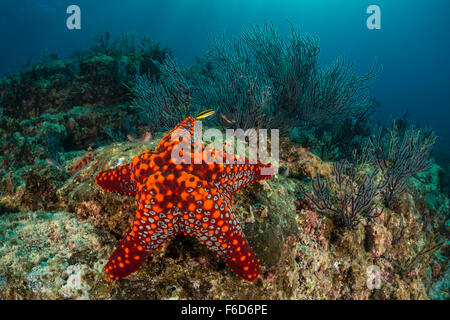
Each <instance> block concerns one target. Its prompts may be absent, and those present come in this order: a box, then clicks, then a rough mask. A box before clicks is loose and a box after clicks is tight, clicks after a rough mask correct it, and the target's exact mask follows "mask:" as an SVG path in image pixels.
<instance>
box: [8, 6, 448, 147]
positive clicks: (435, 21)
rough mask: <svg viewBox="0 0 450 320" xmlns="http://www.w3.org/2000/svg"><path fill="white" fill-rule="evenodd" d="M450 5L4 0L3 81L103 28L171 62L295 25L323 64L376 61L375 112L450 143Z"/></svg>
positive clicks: (362, 67)
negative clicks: (135, 38) (74, 21)
mask: <svg viewBox="0 0 450 320" xmlns="http://www.w3.org/2000/svg"><path fill="white" fill-rule="evenodd" d="M72 4H76V5H78V6H79V7H80V8H81V15H82V18H81V27H82V28H81V30H68V29H67V27H66V19H67V17H68V14H67V13H66V9H67V7H68V6H69V5H72ZM369 5H378V6H379V7H380V9H381V29H380V30H369V29H368V28H367V26H366V20H367V18H368V16H369V15H368V14H367V13H366V9H367V7H368V6H369ZM449 12H450V2H449V1H448V0H433V1H426V0H395V1H388V0H370V1H368V0H346V1H334V0H315V1H306V0H277V1H267V0H265V1H262V0H247V1H242V0H214V1H207V0H169V1H161V0H159V1H158V0H145V1H144V0H128V1H121V0H95V1H92V0H22V1H20V4H18V2H17V1H15V0H2V1H1V3H0V16H1V19H0V38H1V39H2V40H1V42H0V75H5V74H7V73H12V72H16V71H18V70H20V69H21V68H22V67H23V66H24V64H25V63H26V61H27V60H28V59H29V58H30V57H32V59H38V58H39V56H40V54H41V53H42V52H43V51H44V50H45V49H48V51H50V52H55V53H58V54H59V56H60V57H63V58H64V57H69V56H70V55H71V53H72V52H73V50H75V49H81V48H87V47H88V46H89V44H90V41H91V39H92V38H93V37H94V36H95V35H97V34H99V33H101V32H105V31H109V32H110V33H111V35H112V37H114V36H116V35H119V34H120V33H122V32H133V33H136V34H137V35H148V36H149V37H150V38H151V39H152V40H153V41H160V42H161V43H162V44H163V45H167V46H169V47H170V48H171V49H172V51H173V53H174V56H175V57H176V58H177V59H178V60H180V61H182V62H184V63H186V64H193V63H195V57H196V56H200V55H202V53H203V52H204V51H205V49H206V47H207V43H208V39H209V37H210V35H211V34H213V33H216V34H217V33H220V32H222V31H223V32H225V35H226V36H227V37H231V36H232V35H237V34H239V32H240V30H241V28H242V26H243V25H245V24H248V23H254V24H261V23H263V22H264V21H271V22H273V23H274V24H275V26H276V27H277V28H278V30H279V31H280V32H281V33H283V32H287V31H288V30H289V23H288V22H286V19H288V20H289V21H290V22H292V23H293V24H295V25H297V26H299V27H300V28H301V29H302V30H303V31H304V32H308V33H310V34H313V35H315V36H318V37H319V38H320V48H321V61H322V62H323V63H324V64H328V63H330V62H331V61H332V59H333V58H334V57H335V56H336V55H338V54H344V55H345V56H346V57H347V58H349V59H352V60H355V61H356V62H357V64H356V70H358V71H360V72H365V71H367V70H369V68H370V66H371V64H372V62H373V61H374V59H378V61H379V62H380V63H381V64H382V65H383V72H382V73H381V74H380V76H379V77H378V79H377V81H376V82H375V84H374V86H373V88H372V94H373V96H374V97H376V98H377V99H378V100H379V101H380V102H381V103H382V107H383V109H382V111H381V112H380V113H379V114H378V115H377V116H378V117H380V118H382V119H384V118H386V117H387V116H388V115H394V116H397V117H399V116H402V115H404V114H405V113H406V112H408V113H409V114H410V115H411V117H412V118H413V119H414V120H417V121H420V123H421V124H422V125H426V126H431V127H433V128H434V129H435V130H436V131H437V133H438V134H439V136H440V140H439V141H440V143H439V145H440V147H441V148H443V149H448V146H449V145H450V139H449V137H450V128H449V126H448V121H449V119H450V77H449V75H450V60H449V56H450V43H449V36H448V31H449V30H450V19H448V13H449Z"/></svg>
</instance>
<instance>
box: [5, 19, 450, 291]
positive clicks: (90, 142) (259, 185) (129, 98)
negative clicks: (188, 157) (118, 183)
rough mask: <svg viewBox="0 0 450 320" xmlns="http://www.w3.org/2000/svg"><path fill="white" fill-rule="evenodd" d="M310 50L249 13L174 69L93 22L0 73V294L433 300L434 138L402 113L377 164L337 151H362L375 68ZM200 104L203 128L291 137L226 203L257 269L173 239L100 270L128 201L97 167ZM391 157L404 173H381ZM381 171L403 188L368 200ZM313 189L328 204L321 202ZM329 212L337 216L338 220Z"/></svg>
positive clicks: (440, 197)
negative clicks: (54, 48)
mask: <svg viewBox="0 0 450 320" xmlns="http://www.w3.org/2000/svg"><path fill="white" fill-rule="evenodd" d="M318 49H319V48H318V44H317V39H316V38H314V37H311V36H308V35H306V34H305V35H303V34H302V35H300V33H299V31H298V30H297V29H296V28H294V27H293V28H292V29H291V34H290V35H289V37H288V38H287V39H286V38H284V37H282V36H280V35H279V34H278V33H277V32H276V30H275V28H274V27H273V26H272V25H270V24H266V25H264V26H263V27H256V26H249V27H247V28H245V29H244V31H243V34H242V36H241V38H238V39H237V40H236V41H234V42H225V41H222V40H221V39H218V38H215V39H213V40H212V42H211V46H210V50H209V52H208V54H207V56H206V57H205V58H202V59H199V63H198V64H197V65H196V66H194V67H191V68H185V67H183V66H181V65H179V64H177V63H176V61H175V60H174V59H173V58H171V56H170V51H169V50H168V49H163V48H161V47H160V46H159V45H158V44H151V43H150V42H148V41H147V40H145V39H142V40H138V39H137V38H136V37H134V36H132V35H126V34H124V35H122V36H121V37H120V38H118V39H116V40H112V39H111V38H110V35H109V34H108V33H105V34H103V35H100V36H98V37H97V38H96V39H95V43H94V45H93V46H92V48H91V49H89V50H86V51H78V52H75V53H74V56H73V57H72V59H71V60H69V61H63V60H61V59H59V58H58V57H57V56H56V55H51V54H46V56H45V57H44V59H42V61H39V62H37V63H35V64H34V65H31V64H30V65H27V67H26V68H25V69H24V70H23V71H21V72H19V73H17V74H14V75H9V76H7V77H5V78H3V79H0V96H1V99H0V299H447V300H448V299H449V297H448V293H447V294H446V293H445V290H448V285H449V270H450V268H449V263H448V259H449V256H450V243H449V240H448V239H449V237H450V219H449V206H450V200H449V195H448V170H447V169H448V165H447V167H445V166H444V165H446V163H447V162H448V161H447V162H446V159H444V158H442V157H441V158H439V161H438V160H437V159H436V160H435V159H434V158H433V157H434V154H431V153H430V151H431V146H432V144H433V142H434V136H433V135H432V134H428V133H426V132H425V133H424V132H423V131H422V133H420V132H419V131H417V130H416V129H414V130H413V131H408V130H409V129H408V127H407V126H404V125H403V124H401V123H398V124H399V125H400V127H398V128H397V129H398V131H396V132H397V133H395V132H394V131H393V132H394V133H393V134H391V135H385V134H384V133H385V132H384V131H383V132H382V133H383V135H382V136H380V137H379V139H378V140H374V139H375V138H373V137H372V142H373V145H372V147H374V149H372V151H375V154H374V153H372V156H373V157H372V158H370V157H368V158H370V159H372V160H373V159H375V160H377V161H375V163H373V161H366V160H367V159H355V158H352V157H353V156H354V155H355V154H356V155H365V156H370V152H365V150H366V149H365V148H366V144H365V141H366V140H367V138H368V137H370V136H371V131H370V121H369V118H370V115H371V113H372V112H373V110H374V108H375V107H377V102H376V101H375V100H374V99H373V98H372V97H371V96H370V95H369V92H368V88H369V87H370V85H371V83H372V81H373V79H374V77H375V76H376V74H377V73H378V71H377V69H376V67H374V68H373V69H372V70H371V71H370V72H369V73H367V74H366V75H361V76H358V75H356V74H355V73H354V71H352V70H353V69H352V67H353V64H351V63H347V62H345V61H344V60H343V59H341V58H338V59H337V60H336V61H335V63H334V64H333V65H332V66H330V67H322V66H321V65H319V64H318V63H317V56H318V51H319V50H318ZM168 54H169V58H167V56H168ZM246 57H248V58H249V59H244V58H246ZM300 89H301V90H300ZM199 108H201V109H205V108H215V111H216V117H215V118H208V120H207V121H208V122H207V125H209V126H211V127H227V128H236V127H240V128H244V129H247V128H251V127H258V126H267V127H277V126H279V123H277V121H278V120H279V121H282V122H283V123H284V124H282V125H281V129H286V130H285V131H288V133H289V135H288V136H289V138H287V136H283V134H282V138H281V139H280V143H279V145H280V161H279V167H280V170H279V172H278V173H277V174H275V175H274V176H273V177H272V178H271V179H269V180H264V181H258V182H255V183H253V184H250V185H247V186H245V187H243V188H241V189H240V190H239V191H238V192H236V193H235V195H234V198H233V200H234V203H232V204H231V210H232V211H233V213H234V216H235V218H236V219H237V220H239V221H240V223H241V228H242V230H243V233H244V234H245V236H246V238H247V241H248V243H249V245H250V246H251V247H252V248H253V250H254V251H255V253H256V254H257V255H258V258H259V259H260V262H259V264H260V265H261V270H260V273H261V277H260V278H259V279H257V280H255V281H252V282H245V281H243V280H242V278H240V277H236V276H235V274H234V273H232V272H231V271H230V269H229V268H227V267H226V264H225V262H224V260H220V259H219V260H218V259H217V257H216V256H215V255H214V254H213V253H212V252H211V251H210V250H208V249H207V248H206V247H204V246H203V245H202V244H201V242H200V241H198V240H197V239H195V238H191V237H186V236H184V235H182V234H181V235H177V236H176V237H174V238H173V239H172V240H171V241H170V242H167V243H166V244H165V245H164V246H161V248H160V249H159V250H158V251H155V252H154V255H153V257H152V258H151V259H149V261H148V262H144V263H143V264H142V268H141V269H139V270H137V272H135V273H133V274H132V275H130V276H128V277H125V278H122V279H119V280H117V281H111V280H108V279H107V278H106V277H105V274H104V270H103V266H104V265H105V264H106V263H107V262H108V256H109V254H110V253H111V252H112V251H113V250H114V248H115V247H116V245H117V243H118V242H119V241H120V239H121V238H122V236H123V234H124V233H125V232H126V231H127V229H128V228H129V226H130V224H131V223H132V222H133V219H134V217H135V216H136V209H137V207H136V203H135V199H134V198H131V197H129V196H128V195H122V194H116V193H109V192H104V191H103V190H102V189H101V188H100V187H99V186H98V185H97V184H96V183H95V177H96V175H97V174H98V172H100V171H101V170H108V169H110V168H116V167H119V166H123V165H124V164H126V163H130V162H132V161H133V158H134V157H135V156H136V155H139V154H141V153H142V152H144V151H145V150H156V149H157V148H158V144H159V143H160V141H161V139H162V138H163V136H164V135H165V134H167V133H168V129H169V127H171V126H172V125H173V124H176V123H177V122H178V121H179V120H183V119H184V116H185V115H188V116H193V115H194V114H193V113H195V111H196V110H197V109H199ZM249 110H251V112H249ZM186 113H187V114H186ZM336 118H338V119H339V120H342V121H334V120H335V119H336ZM205 127H206V124H205ZM282 131H283V130H282ZM394 136H395V137H396V138H395V139H396V140H395V141H396V142H395V141H394V143H390V140H389V139H390V138H392V137H394ZM136 137H142V138H136ZM377 142H379V143H377ZM391 142H392V141H391ZM377 146H379V147H380V148H377ZM393 146H394V147H395V148H394V149H395V150H394V149H389V147H393ZM397 147H398V148H397ZM355 150H356V152H355ZM377 150H378V151H381V152H377ZM392 150H394V152H392ZM399 150H400V151H399ZM397 151H399V152H397ZM360 160H361V161H360ZM396 161H397V162H396ZM436 161H437V162H436ZM397 163H398V165H397ZM405 164H407V165H406V167H407V168H409V169H411V168H412V167H413V169H414V170H409V171H407V170H406V171H405V172H406V174H403V175H402V177H401V179H400V180H398V181H397V180H395V179H394V180H393V179H391V178H389V177H390V176H389V174H390V173H389V172H391V173H394V171H398V170H397V169H395V170H394V169H389V168H400V169H402V168H403V167H404V166H405ZM411 164H414V165H413V166H410V165H411ZM441 166H442V167H441ZM389 170H391V171H389ZM387 171H389V172H387ZM393 177H394V178H395V177H396V176H395V175H394V176H393ZM386 180H388V181H394V182H395V181H397V182H399V183H397V182H396V183H397V185H399V186H400V188H397V187H395V186H394V188H391V189H389V190H391V191H389V192H388V193H386V194H385V195H386V199H383V198H384V197H383V194H380V192H377V193H376V194H374V193H373V192H372V191H373V188H372V187H373V186H374V185H376V186H378V185H379V184H380V185H383V183H385V182H386ZM311 181H313V182H312V184H313V187H314V188H313V189H315V190H316V192H314V190H313V191H310V190H311ZM340 182H341V183H340ZM322 184H324V185H322ZM322 187H323V188H322ZM325 187H326V188H325ZM338 189H340V190H338ZM299 190H304V191H303V193H301V192H299ZM378 191H380V190H378ZM328 192H330V194H328ZM318 196H320V197H322V196H324V197H325V198H323V199H325V200H327V199H328V200H330V201H329V202H328V203H327V204H330V205H327V206H325V207H328V209H330V208H331V209H333V210H334V211H338V212H337V214H336V215H335V214H331V215H324V214H322V213H323V212H321V211H323V210H320V205H319V206H317V205H314V202H316V204H319V202H318V200H320V199H319V198H320V197H318ZM327 196H330V197H329V198H326V197H327ZM391 198H392V199H391ZM311 200H314V201H311ZM328 200H327V201H328ZM360 200H364V201H362V202H361V206H356V207H354V208H350V207H349V206H351V205H352V202H358V201H360ZM386 200H388V201H386ZM391 200H395V201H391ZM318 207H319V209H318ZM383 207H384V209H383V210H378V209H381V208H383ZM350 209H351V210H350ZM353 209H358V210H353ZM341 213H344V216H345V215H348V216H349V217H350V219H349V220H341V224H339V223H337V222H338V221H339V218H338V219H336V218H337V217H338V216H340V215H341ZM366 218H369V219H366ZM342 222H343V225H347V226H351V228H341V226H342ZM378 280H380V281H378ZM378 284H379V286H378Z"/></svg>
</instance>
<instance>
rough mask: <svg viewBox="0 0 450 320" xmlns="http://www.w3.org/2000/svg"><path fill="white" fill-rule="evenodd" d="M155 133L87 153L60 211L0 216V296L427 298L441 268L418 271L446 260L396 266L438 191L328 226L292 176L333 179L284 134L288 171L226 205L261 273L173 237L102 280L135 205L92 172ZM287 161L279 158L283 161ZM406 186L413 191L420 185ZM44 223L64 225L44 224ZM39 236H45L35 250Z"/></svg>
mask: <svg viewBox="0 0 450 320" xmlns="http://www.w3.org/2000/svg"><path fill="white" fill-rule="evenodd" d="M160 139H161V136H159V135H157V136H156V137H155V139H154V140H152V141H148V142H146V143H142V144H136V143H131V142H123V143H116V144H111V145H109V146H105V147H101V148H99V149H96V150H94V151H93V153H94V157H93V160H92V161H91V162H90V163H88V164H87V165H86V166H85V167H83V168H82V169H81V170H80V171H78V172H76V173H75V174H74V175H73V176H71V177H70V178H69V179H68V180H67V182H66V183H65V184H64V185H63V186H62V187H60V188H59V189H58V190H57V195H58V198H59V200H58V202H57V205H58V206H59V207H61V208H67V209H68V212H59V213H55V214H52V213H45V212H41V211H37V212H29V213H21V214H8V215H1V216H0V221H1V223H0V225H1V226H2V231H1V233H0V235H1V236H2V237H3V238H2V239H6V237H7V239H8V241H1V242H0V243H1V245H0V252H1V253H2V254H0V266H1V268H0V285H2V284H3V286H4V287H5V286H6V287H7V288H8V290H6V291H3V292H4V294H5V296H4V298H12V297H15V298H19V297H22V298H27V297H35V298H61V299H64V298H75V299H77V298H78V299H83V298H89V299H110V298H122V299H172V298H177V299H392V298H397V299H412V298H414V299H427V298H428V293H427V292H428V290H430V283H431V280H432V279H431V278H432V277H434V278H436V277H442V276H444V275H445V272H442V271H441V272H440V274H434V275H432V274H431V272H429V271H427V270H429V269H430V268H432V267H433V266H434V265H436V264H440V265H443V266H441V270H445V261H446V260H445V259H444V258H442V259H440V260H439V261H437V260H435V259H432V260H431V265H429V264H426V262H425V261H418V263H417V264H415V265H413V266H412V268H411V270H409V271H408V272H407V273H405V272H404V270H403V269H404V267H405V266H406V265H407V262H408V261H410V260H411V259H413V258H414V257H415V256H416V255H417V254H418V253H419V252H420V250H421V249H422V247H423V246H424V245H426V244H427V242H428V241H431V239H432V230H434V227H433V226H432V225H430V224H425V222H424V220H423V216H422V211H421V210H423V208H426V210H428V211H433V212H434V211H435V210H440V211H442V210H448V206H449V201H448V199H447V198H445V196H444V195H442V194H440V193H436V196H438V197H439V198H440V200H439V201H440V202H439V203H440V207H439V208H434V207H433V206H431V205H428V204H427V203H424V207H423V205H422V202H421V201H422V200H420V199H421V198H420V197H418V196H417V195H415V196H413V195H412V194H410V193H406V192H405V193H404V195H405V196H404V197H401V199H400V203H399V204H398V206H397V207H396V208H395V209H394V210H395V211H393V210H390V209H386V210H385V211H384V212H383V214H382V215H381V216H380V217H379V218H377V219H375V220H374V221H373V223H371V224H367V223H365V222H363V223H361V224H360V225H358V227H357V228H356V229H355V230H341V229H336V227H335V226H334V224H333V223H332V221H331V220H330V219H328V218H326V217H324V216H322V215H321V214H318V213H317V212H315V209H314V207H313V206H312V205H311V204H310V203H309V202H308V201H305V200H304V199H302V198H299V193H298V186H299V185H301V184H303V182H302V181H301V180H299V179H298V178H297V177H308V176H310V174H311V172H312V170H314V171H317V172H322V173H323V174H324V175H331V174H332V172H331V170H329V169H326V168H328V167H329V163H327V162H322V161H321V160H320V159H319V158H318V157H317V156H315V155H313V154H312V153H310V152H309V151H307V150H305V149H304V148H302V147H301V146H297V145H295V144H294V143H291V142H289V141H288V140H282V143H281V144H282V145H284V146H286V148H284V147H283V148H281V161H280V165H281V167H282V168H286V166H291V168H292V169H290V170H289V174H287V175H284V174H283V175H281V174H275V175H274V176H273V177H272V178H271V179H269V180H267V181H260V182H256V183H254V184H250V185H248V186H246V187H245V188H243V189H241V190H240V191H239V192H237V193H236V194H235V197H234V203H233V204H231V209H232V210H233V212H234V215H235V216H236V219H238V220H239V221H241V226H242V229H243V233H245V235H246V236H247V239H248V241H249V243H250V244H251V245H252V247H253V248H254V251H255V252H256V253H257V254H258V256H259V258H260V259H261V262H260V264H261V278H260V279H258V280H257V281H252V282H244V281H242V279H241V278H239V277H235V276H234V275H232V274H231V273H230V272H229V271H228V268H226V266H225V264H224V263H223V262H220V261H218V260H217V258H216V257H215V256H214V255H213V254H212V252H211V251H210V250H208V249H207V248H206V247H204V246H203V245H201V243H200V241H198V240H196V239H194V238H190V237H185V236H183V235H180V236H177V237H175V238H173V239H172V240H171V241H170V242H169V243H167V244H166V245H165V246H163V247H161V249H160V250H158V251H155V252H154V256H153V257H152V259H150V260H149V261H148V262H146V263H143V265H142V268H141V269H139V271H138V272H136V273H134V274H132V275H131V276H129V277H127V278H125V279H120V280H117V281H108V280H107V279H105V277H104V274H103V266H104V265H105V263H106V262H107V259H108V256H109V254H110V252H111V251H112V249H113V248H114V247H115V246H116V244H117V241H118V239H119V238H120V237H121V235H122V234H123V233H124V232H125V231H126V230H127V229H128V226H129V224H130V223H131V222H132V221H133V218H134V214H135V212H136V209H137V208H136V205H135V203H134V201H132V200H130V197H129V196H127V195H121V194H115V193H105V192H103V191H101V189H100V188H98V187H96V186H95V176H96V174H97V173H98V172H99V171H100V170H101V169H107V168H112V167H117V166H121V165H124V164H125V163H130V162H132V159H133V157H135V155H136V154H140V153H141V152H143V151H145V150H155V149H157V144H158V142H159V140H160ZM284 150H289V152H288V153H285V151H284ZM287 157H291V158H290V159H289V161H286V160H283V159H286V158H287ZM313 168H314V169H313ZM280 171H282V170H280ZM284 172H285V171H284ZM427 172H430V174H432V172H435V171H433V170H430V171H427ZM292 176H295V178H294V177H292ZM429 181H436V180H434V179H433V178H430V180H429ZM415 183H416V186H417V187H418V188H422V187H420V184H421V183H422V182H419V181H417V182H415ZM436 188H437V186H436ZM443 197H444V198H445V199H446V200H445V201H443V199H444V198H443ZM430 203H435V202H434V201H431V202H430ZM21 219H25V220H22V221H27V224H22V223H20V221H21ZM49 222H51V224H49ZM440 223H442V222H440ZM54 224H56V225H58V226H60V227H59V228H62V229H58V228H57V229H56V231H52V229H54V227H53V228H52V226H53V225H54ZM71 225H75V226H77V227H75V228H74V227H70V226H71ZM440 225H441V226H442V224H440ZM436 227H437V226H436ZM25 228H33V229H34V231H33V232H31V231H30V230H28V229H25ZM424 228H425V230H429V231H426V232H423V230H424ZM54 232H56V233H55V234H54ZM28 234H30V235H32V236H27V235H28ZM33 234H34V235H35V236H36V237H35V236H33ZM77 238H79V239H85V240H79V241H78V240H76V239H77ZM14 239H16V240H14ZM42 239H48V240H44V242H45V245H44V244H42V243H40V242H41V241H43V240H42ZM10 240H12V241H10ZM72 242H75V244H73V243H72ZM23 248H35V249H33V250H35V251H32V252H35V253H33V254H32V256H33V255H35V258H33V259H29V257H28V255H24V254H21V253H20V252H25V251H23V250H24V249H23ZM44 248H46V249H44ZM443 248H444V247H443ZM26 251H27V250H26ZM27 252H28V251H27ZM442 252H444V251H442ZM5 253H8V254H5ZM42 257H45V259H44V258H42ZM44 260H45V261H44ZM373 265H375V266H378V267H379V268H380V274H381V287H380V289H373V290H369V289H368V288H367V279H368V278H367V269H368V267H370V266H373ZM11 266H12V267H11ZM434 269H436V268H434ZM5 284H6V285H5ZM62 288H64V289H62Z"/></svg>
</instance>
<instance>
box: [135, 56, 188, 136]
mask: <svg viewBox="0 0 450 320" xmlns="http://www.w3.org/2000/svg"><path fill="white" fill-rule="evenodd" d="M159 68H160V70H161V77H160V79H159V81H157V80H156V79H155V78H152V79H149V78H148V77H147V75H145V74H139V73H137V74H136V84H135V87H134V88H133V90H134V94H135V103H136V104H137V105H140V106H142V107H143V108H144V109H145V112H144V113H143V119H144V122H146V123H147V124H148V125H149V126H150V127H151V128H152V129H156V128H158V129H159V128H171V127H173V126H175V125H176V124H177V123H179V122H180V121H182V120H183V119H184V118H185V117H186V116H188V115H190V114H191V112H190V110H191V88H190V84H189V82H188V80H187V79H186V77H185V76H184V74H183V72H182V71H181V69H180V67H179V66H178V64H177V63H176V61H175V60H173V59H172V58H171V57H170V56H167V58H166V61H165V63H164V64H161V65H159Z"/></svg>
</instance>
